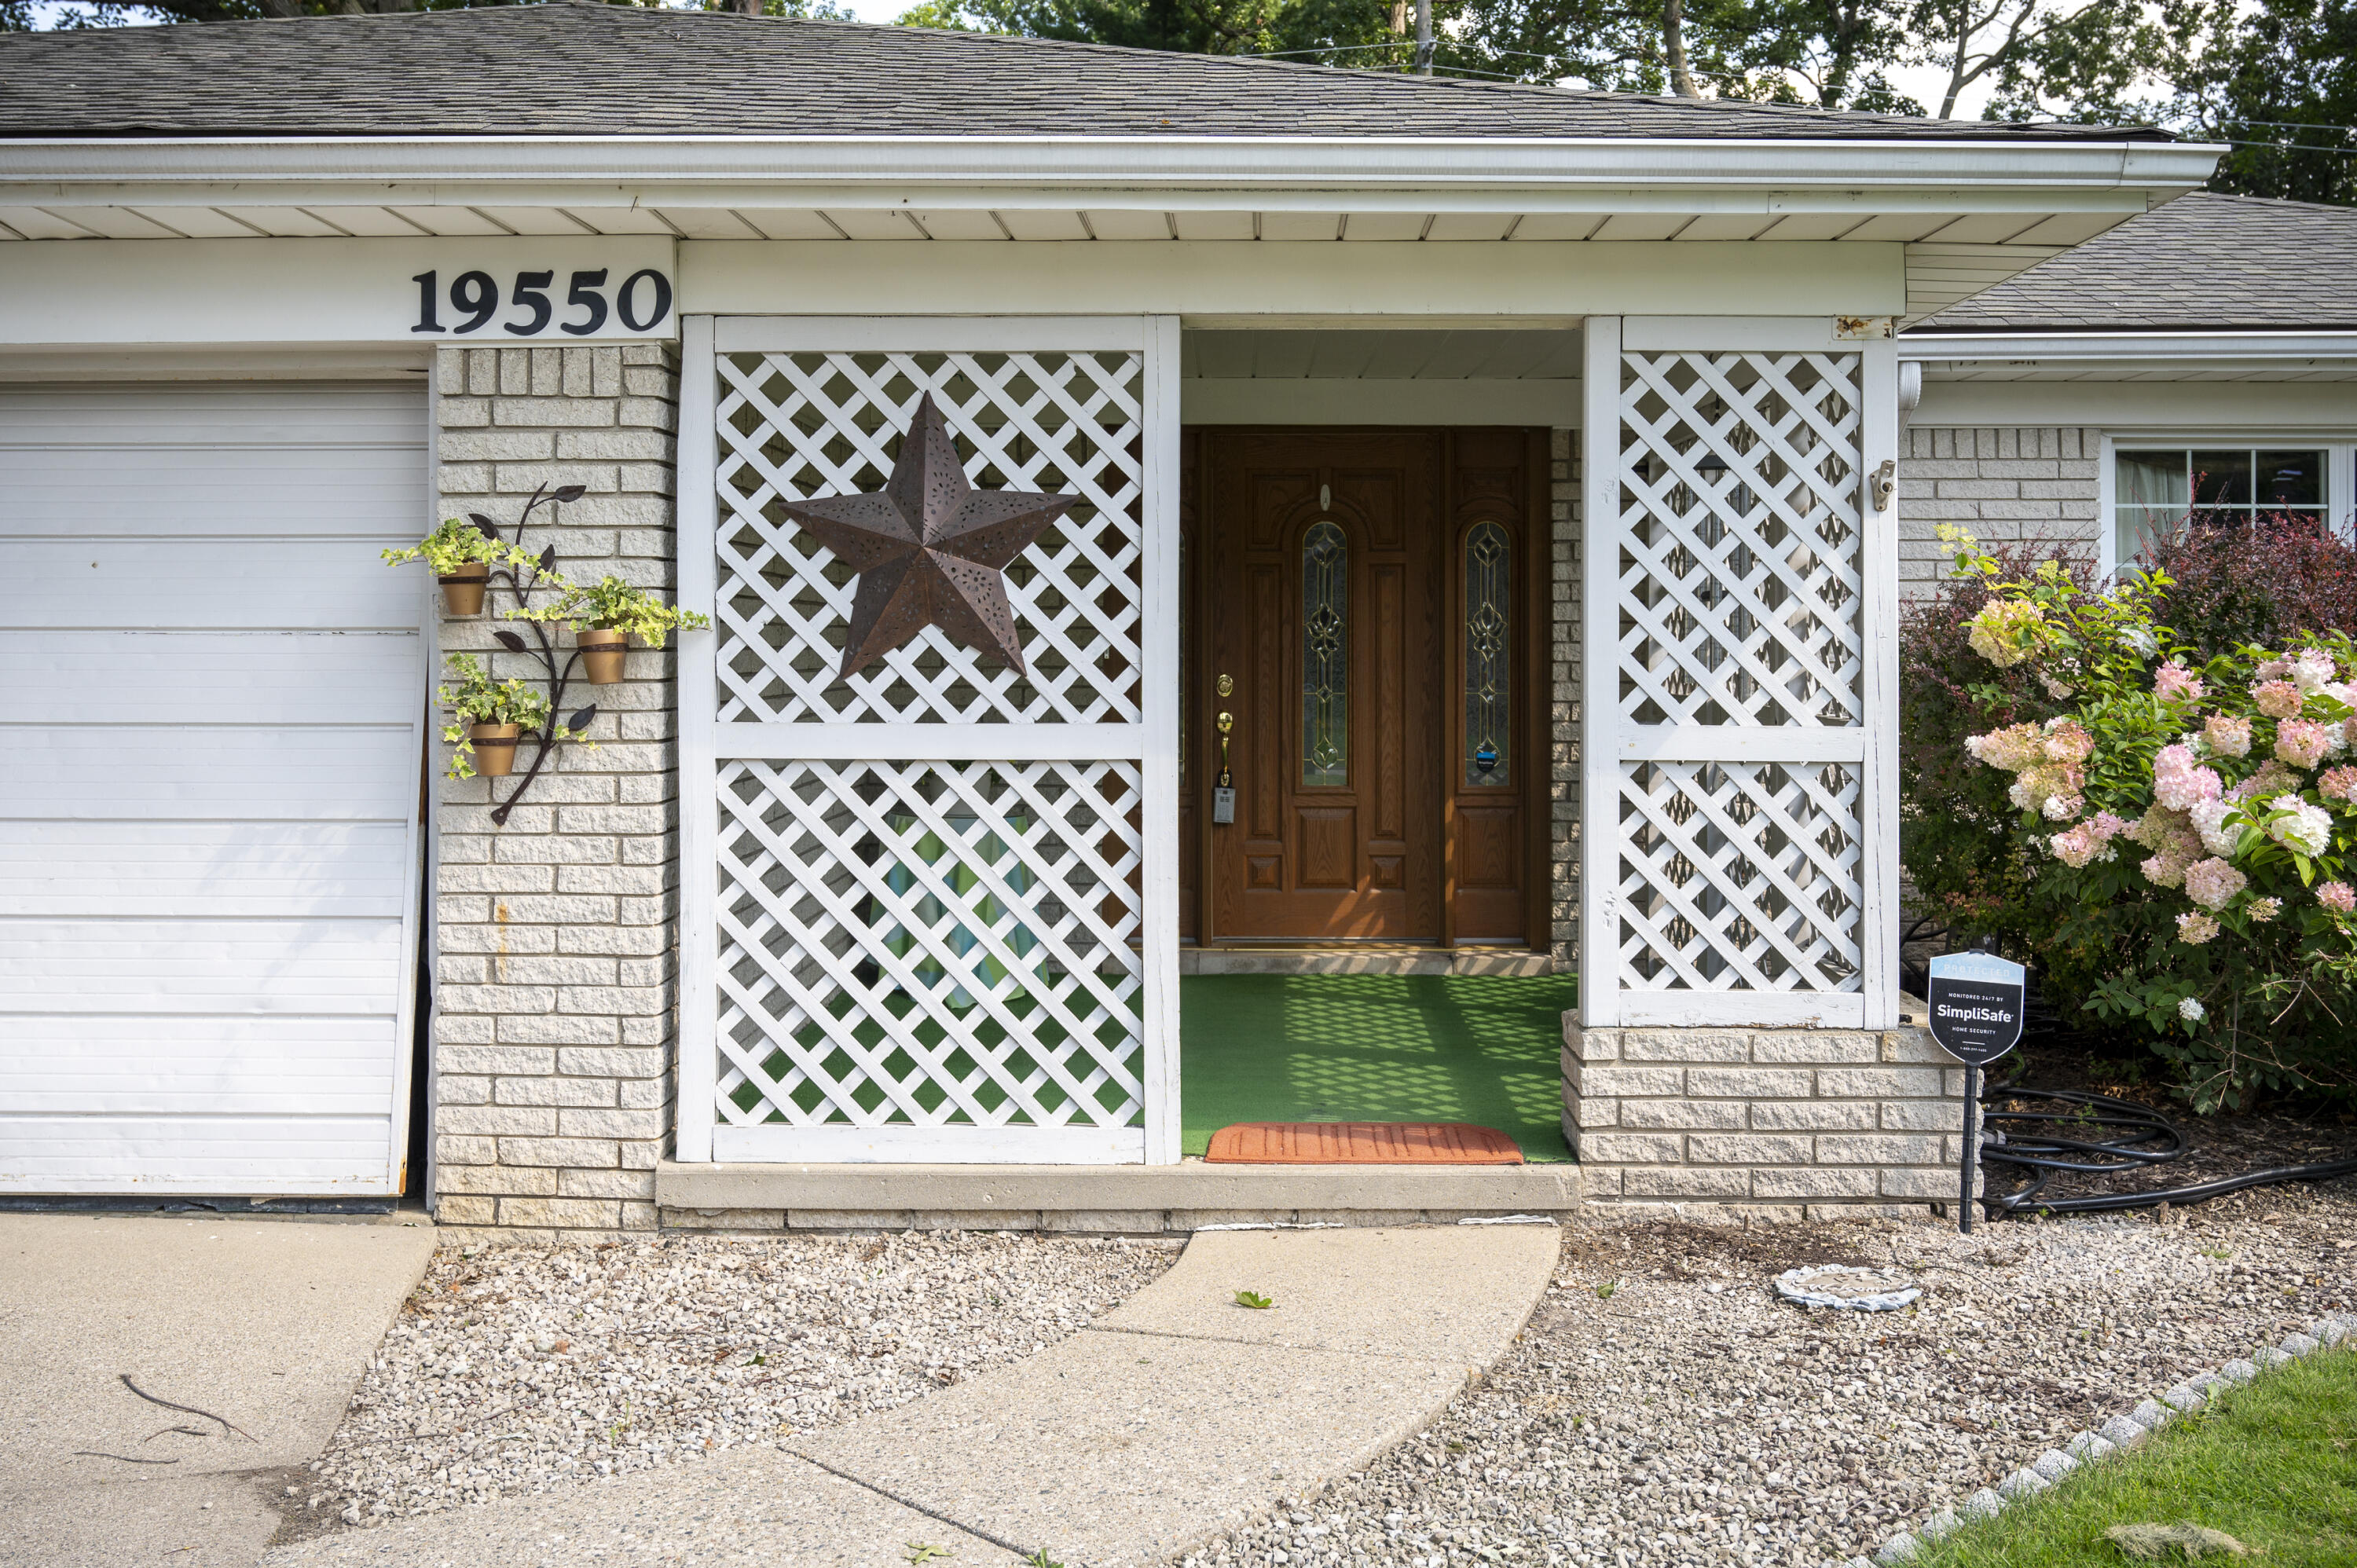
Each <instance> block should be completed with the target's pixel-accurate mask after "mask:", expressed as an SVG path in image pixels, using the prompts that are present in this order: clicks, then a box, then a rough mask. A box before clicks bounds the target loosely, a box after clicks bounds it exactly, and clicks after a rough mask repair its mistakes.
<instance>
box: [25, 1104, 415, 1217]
mask: <svg viewBox="0 0 2357 1568" xmlns="http://www.w3.org/2000/svg"><path fill="white" fill-rule="evenodd" d="M392 1133H393V1123H392V1118H391V1117H390V1116H386V1115H377V1116H340V1117H329V1116H304V1117H277V1116H132V1115H124V1114H121V1113H109V1114H105V1115H98V1116H60V1117H45V1116H26V1115H12V1114H6V1113H0V1191H8V1192H86V1191H93V1190H98V1191H109V1192H125V1193H151V1192H152V1193H191V1194H199V1193H201V1194H220V1195H242V1194H255V1195H261V1194H268V1193H290V1194H302V1195H306V1196H316V1197H332V1196H335V1195H337V1194H339V1193H343V1194H350V1195H352V1196H356V1197H357V1196H361V1195H363V1194H371V1193H384V1192H389V1191H392V1190H393V1181H394V1179H395V1173H394V1171H393V1169H392V1168H390V1164H391V1160H392V1155H391V1153H390V1145H391V1142H392ZM92 1169H100V1170H104V1171H105V1172H107V1173H108V1182H107V1185H105V1186H104V1187H92V1186H91V1181H90V1177H89V1175H88V1173H89V1172H90V1171H91V1170H92Z"/></svg>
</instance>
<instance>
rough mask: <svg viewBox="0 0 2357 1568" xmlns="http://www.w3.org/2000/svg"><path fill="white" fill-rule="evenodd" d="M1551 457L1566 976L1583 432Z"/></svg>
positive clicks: (1552, 936) (1558, 842) (1554, 854)
mask: <svg viewBox="0 0 2357 1568" xmlns="http://www.w3.org/2000/svg"><path fill="white" fill-rule="evenodd" d="M1548 456H1549V458H1550V463H1549V472H1548V484H1549V487H1550V489H1549V495H1550V499H1549V502H1548V524H1549V527H1550V529H1551V531H1552V532H1553V535H1554V538H1553V542H1552V543H1551V544H1550V545H1549V547H1548V551H1549V557H1550V561H1551V564H1552V568H1553V582H1552V584H1551V592H1552V603H1553V624H1552V627H1551V628H1550V630H1551V635H1552V639H1553V646H1552V648H1551V650H1550V657H1549V660H1548V664H1549V668H1548V680H1549V682H1551V685H1552V690H1551V691H1550V692H1549V693H1548V699H1547V701H1548V709H1547V711H1548V714H1549V716H1550V719H1551V721H1552V724H1553V728H1554V732H1555V733H1554V734H1553V735H1552V736H1550V737H1549V742H1550V751H1551V756H1550V757H1549V776H1548V782H1547V811H1548V814H1549V818H1550V820H1549V822H1548V827H1547V841H1548V844H1549V846H1550V854H1549V856H1548V867H1547V922H1548V928H1549V929H1548V931H1547V945H1548V948H1549V950H1551V951H1552V952H1553V954H1554V957H1555V968H1556V969H1557V970H1558V971H1566V972H1567V971H1570V970H1574V969H1577V967H1578V964H1579V680H1580V668H1581V666H1580V649H1579V626H1580V622H1579V607H1580V593H1581V588H1580V554H1581V544H1580V538H1579V527H1580V521H1579V433H1578V432H1577V431H1576V430H1557V431H1555V432H1554V433H1553V435H1552V439H1551V442H1550V446H1549V450H1548Z"/></svg>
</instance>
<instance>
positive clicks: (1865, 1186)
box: [1563, 1015, 1964, 1206]
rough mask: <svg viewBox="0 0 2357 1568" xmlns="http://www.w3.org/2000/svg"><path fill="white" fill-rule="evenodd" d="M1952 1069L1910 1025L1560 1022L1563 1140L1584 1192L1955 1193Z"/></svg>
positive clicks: (1639, 1198)
mask: <svg viewBox="0 0 2357 1568" xmlns="http://www.w3.org/2000/svg"><path fill="white" fill-rule="evenodd" d="M1563 1108H1564V1109H1563V1130H1564V1136H1565V1138H1566V1139H1567V1140H1568V1141H1569V1142H1570V1144H1571V1145H1572V1148H1573V1150H1574V1151H1575V1152H1576V1153H1577V1155H1579V1164H1580V1177H1581V1181H1582V1184H1583V1193H1584V1196H1585V1197H1587V1198H1588V1199H1589V1200H1591V1201H1601V1202H1608V1203H1609V1202H1614V1201H1620V1202H1657V1203H1658V1202H1716V1203H1736V1204H1769V1205H1784V1206H1790V1205H1794V1204H1799V1205H1804V1206H1805V1205H1812V1204H1890V1203H1924V1202H1949V1201H1953V1199H1954V1197H1955V1196H1956V1174H1955V1173H1956V1164H1957V1161H1958V1160H1959V1159H1960V1158H1961V1157H1962V1155H1963V1153H1964V1151H1963V1147H1962V1144H1961V1137H1962V1130H1963V1127H1964V1069H1963V1068H1961V1067H1957V1066H1954V1065H1953V1063H1952V1062H1951V1061H1950V1058H1949V1057H1948V1055H1947V1053H1946V1052H1944V1051H1943V1050H1941V1049H1940V1047H1938V1046H1936V1045H1934V1044H1933V1043H1932V1036H1931V1031H1929V1030H1928V1029H1924V1028H1921V1027H1920V1026H1910V1027H1906V1028H1899V1029H1881V1030H1875V1029H1746V1028H1725V1029H1701V1028H1687V1029H1633V1028H1631V1029H1582V1028H1581V1027H1580V1026H1579V1024H1578V1022H1577V1018H1576V1017H1575V1016H1572V1015H1566V1018H1565V1020H1564V1048H1563Z"/></svg>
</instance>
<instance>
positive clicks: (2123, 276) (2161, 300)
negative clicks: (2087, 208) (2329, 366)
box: [1912, 191, 2357, 334]
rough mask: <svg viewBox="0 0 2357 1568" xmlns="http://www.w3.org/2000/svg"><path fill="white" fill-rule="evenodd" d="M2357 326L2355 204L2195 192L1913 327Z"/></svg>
mask: <svg viewBox="0 0 2357 1568" xmlns="http://www.w3.org/2000/svg"><path fill="white" fill-rule="evenodd" d="M2233 327H2244V328H2299V327H2357V209H2352V208H2347V207H2319V206H2313V205H2310V204H2309V203H2308V202H2304V201H2275V200H2270V199H2266V198H2262V197H2255V196H2213V195H2211V194H2209V193H2208V192H2204V191H2196V192H2193V193H2192V194H2190V195H2188V196H2180V197H2179V198H2178V199H2176V200H2174V201H2172V202H2169V204H2168V205H2167V206H2164V207H2160V208H2157V209H2154V210H2152V211H2150V212H2147V213H2143V214H2140V215H2139V216H2137V217H2135V218H2131V219H2129V220H2127V221H2126V222H2125V223H2123V224H2121V225H2120V226H2119V227H2118V228H2116V229H2114V230H2111V231H2108V232H2106V233H2104V234H2100V235H2097V236H2096V237H2095V238H2094V239H2093V240H2090V241H2088V242H2086V243H2085V244H2083V245H2080V246H2078V247H2077V248H2075V249H2073V250H2069V251H2065V252H2062V253H2061V255H2059V256H2055V257H2053V258H2052V259H2050V260H2048V261H2043V262H2040V263H2038V264H2037V265H2036V266H2034V267H2031V268H2029V270H2028V271H2026V272H2023V273H2020V274H2018V275H2016V276H2014V277H2013V278H2010V279H2008V280H2007V281H2006V282H2004V283H2001V284H1998V285H1996V287H1994V288H1991V289H1988V290H1986V291H1985V292H1983V293H1980V294H1976V295H1973V296H1972V297H1971V298H1970V299H1966V300H1960V301H1958V302H1957V303H1956V304H1954V305H1952V306H1949V307H1948V308H1947V309H1945V310H1943V311H1941V312H1940V313H1939V314H1938V315H1937V316H1934V317H1931V318H1930V319H1928V320H1926V321H1924V322H1922V323H1921V324H1919V325H1918V326H1917V327H1915V328H1912V331H1913V332H1915V333H1919V334H1928V333H1934V332H1943V331H1944V332H2021V331H2034V330H2040V329H2064V330H2079V331H2083V330H2087V329H2090V328H2093V329H2095V330H2125V329H2129V328H2153V329H2158V330H2169V329H2179V330H2183V329H2193V330H2211V329H2216V328H2233Z"/></svg>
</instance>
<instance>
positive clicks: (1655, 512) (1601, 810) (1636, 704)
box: [1582, 323, 1893, 1023]
mask: <svg viewBox="0 0 2357 1568" xmlns="http://www.w3.org/2000/svg"><path fill="white" fill-rule="evenodd" d="M1747 325H1749V326H1751V327H1752V328H1755V329H1754V330H1752V331H1749V332H1730V336H1733V337H1736V338H1738V340H1741V339H1749V340H1750V341H1751V342H1752V343H1753V344H1754V345H1756V343H1757V340H1758V338H1760V337H1761V336H1762V335H1763V334H1761V333H1760V331H1758V330H1757V329H1756V328H1757V327H1758V324H1747ZM1594 330H1595V329H1594V327H1593V326H1591V333H1592V334H1593V332H1594ZM1786 330H1788V331H1789V330H1790V329H1789V328H1787V329H1786ZM1767 335H1768V336H1773V333H1772V332H1770V333H1769V334H1767ZM1793 336H1794V338H1796V343H1795V346H1793V347H1792V348H1789V349H1788V348H1784V347H1781V346H1770V347H1766V348H1762V347H1758V346H1747V347H1743V348H1735V349H1726V350H1719V349H1712V348H1709V347H1696V346H1695V341H1694V339H1695V337H1696V334H1695V332H1693V331H1685V332H1677V331H1670V332H1663V333H1654V334H1652V335H1650V336H1649V335H1648V334H1647V333H1646V332H1645V331H1644V330H1643V329H1642V328H1640V327H1638V326H1636V325H1635V324H1633V323H1632V324H1631V328H1630V332H1629V336H1628V338H1627V340H1626V341H1624V342H1621V343H1618V344H1611V345H1609V353H1608V354H1605V355H1598V356H1597V357H1594V358H1591V361H1590V374H1591V375H1597V374H1598V373H1599V372H1600V373H1601V375H1602V376H1603V377H1604V378H1606V387H1607V389H1609V394H1610V400H1609V403H1606V402H1604V401H1603V400H1599V399H1596V398H1594V397H1593V395H1592V396H1591V404H1590V406H1591V409H1593V410H1595V411H1596V412H1597V413H1603V414H1607V415H1608V417H1609V424H1608V425H1607V426H1606V428H1607V429H1608V430H1609V431H1610V432H1611V435H1610V436H1609V437H1608V439H1609V441H1610V445H1609V446H1607V447H1606V449H1605V450H1603V451H1601V452H1597V453H1596V456H1598V457H1599V458H1601V459H1602V462H1601V464H1600V465H1599V472H1598V474H1597V475H1596V478H1597V480H1598V486H1597V489H1594V490H1592V491H1591V495H1592V496H1593V498H1594V499H1593V501H1592V503H1591V504H1592V505H1595V506H1596V507H1597V510H1596V512H1594V513H1592V514H1591V515H1592V516H1595V517H1596V518H1597V521H1598V522H1599V523H1601V525H1602V537H1601V538H1599V539H1598V547H1597V548H1592V549H1591V551H1590V553H1589V556H1588V559H1589V563H1590V564H1589V570H1590V572H1591V573H1595V572H1608V573H1609V577H1608V579H1607V581H1608V583H1609V589H1610V591H1611V600H1610V603H1609V607H1600V606H1599V608H1602V609H1603V613H1602V614H1592V615H1591V617H1590V631H1589V636H1590V638H1591V650H1590V660H1591V665H1590V669H1591V678H1590V682H1589V685H1588V691H1587V726H1588V745H1589V746H1590V748H1591V753H1592V754H1595V753H1598V752H1600V755H1592V756H1591V766H1590V770H1589V775H1588V777H1589V780H1590V788H1591V789H1594V790H1598V791H1599V792H1600V794H1601V796H1602V799H1600V800H1595V801H1594V804H1593V807H1592V809H1591V814H1590V817H1589V822H1590V827H1591V833H1592V834H1593V835H1594V836H1592V837H1591V838H1590V840H1589V848H1588V855H1587V864H1588V875H1589V876H1590V877H1591V878H1595V877H1598V876H1599V875H1601V876H1604V877H1609V883H1607V884H1606V888H1607V890H1609V896H1608V897H1605V898H1603V899H1602V900H1600V901H1598V903H1596V904H1594V905H1592V906H1591V908H1590V918H1591V920H1592V921H1593V922H1594V923H1593V924H1591V926H1590V928H1589V929H1587V930H1586V931H1585V932H1584V933H1583V938H1582V949H1583V966H1582V972H1583V978H1584V980H1586V981H1587V985H1594V984H1596V983H1598V981H1599V980H1609V983H1610V986H1611V990H1612V992H1613V993H1614V995H1613V997H1612V998H1611V999H1610V1001H1609V1002H1608V1003H1606V1004H1604V1005H1603V1006H1602V1007H1599V1008H1598V1009H1594V1010H1592V1012H1593V1011H1605V1010H1609V1011H1610V1012H1612V1013H1613V1014H1615V1015H1616V1019H1617V1021H1620V1022H1648V1021H1663V1022H1669V1021H1691V1022H1708V1021H1714V1020H1724V1021H1730V1022H1738V1021H1749V1022H1760V1023H1776V1022H1788V1021H1801V1020H1803V1019H1804V1018H1821V1019H1823V1020H1824V1021H1826V1022H1833V1021H1836V1020H1837V1019H1839V1018H1841V1017H1845V1016H1846V1015H1847V1013H1850V1012H1857V1013H1859V1015H1860V1016H1859V1021H1861V1022H1862V1021H1864V1014H1863V1011H1862V1010H1861V1008H1860V1005H1859V1002H1858V998H1857V993H1862V992H1863V991H1865V990H1867V986H1868V980H1869V974H1868V970H1869V962H1870V960H1869V950H1872V951H1873V952H1876V953H1878V952H1879V950H1880V947H1879V943H1878V942H1877V941H1875V940H1871V938H1872V935H1873V933H1872V932H1871V931H1870V929H1869V925H1868V918H1869V904H1870V903H1871V904H1873V905H1874V906H1876V907H1877V908H1878V907H1879V906H1880V904H1881V902H1882V901H1881V900H1880V899H1879V898H1875V899H1871V900H1870V899H1869V897H1868V892H1869V884H1870V883H1875V882H1876V879H1877V878H1879V877H1880V876H1881V875H1883V874H1884V872H1885V870H1886V869H1887V868H1886V867H1884V866H1883V865H1881V858H1882V857H1881V856H1880V855H1879V854H1878V834H1879V833H1880V832H1881V831H1882V827H1883V823H1882V822H1881V821H1880V820H1879V818H1878V815H1877V813H1878V811H1880V805H1879V800H1880V797H1881V793H1882V791H1883V789H1884V786H1885V785H1886V784H1887V782H1888V779H1889V774H1888V770H1887V763H1885V762H1883V761H1882V760H1880V753H1879V751H1878V749H1877V748H1876V746H1874V745H1873V744H1872V742H1871V737H1870V733H1869V732H1870V731H1871V730H1872V728H1873V725H1872V721H1873V720H1874V719H1875V718H1876V717H1877V716H1878V713H1879V712H1880V709H1881V707H1882V705H1883V703H1884V700H1885V698H1886V697H1887V694H1888V692H1889V683H1888V682H1887V681H1885V680H1884V679H1883V678H1882V676H1881V673H1880V672H1878V671H1870V670H1869V668H1868V659H1869V651H1870V650H1871V651H1872V652H1873V653H1874V654H1875V655H1877V656H1880V655H1882V654H1885V653H1887V651H1888V646H1889V644H1888V639H1889V633H1890V630H1891V628H1889V627H1888V626H1887V625H1878V624H1870V623H1869V617H1870V616H1871V615H1875V614H1883V613H1885V612H1884V611H1882V610H1880V609H1878V608H1876V607H1879V606H1883V605H1885V604H1886V603H1887V599H1886V597H1885V596H1882V595H1879V594H1878V593H1873V592H1869V587H1870V585H1871V582H1870V580H1871V579H1874V578H1875V577H1876V576H1877V575H1878V574H1880V573H1883V572H1885V571H1886V569H1887V568H1888V566H1889V562H1890V560H1891V559H1892V558H1893V557H1892V553H1891V543H1890V541H1889V536H1888V535H1889V523H1888V521H1886V523H1885V532H1884V535H1883V536H1882V537H1880V538H1879V539H1870V519H1869V513H1868V510H1867V499H1866V495H1865V481H1866V478H1867V471H1868V467H1869V465H1868V463H1867V455H1868V438H1869V432H1878V430H1879V428H1881V426H1878V424H1877V416H1878V413H1879V411H1877V410H1874V409H1872V408H1870V407H1869V400H1868V392H1867V386H1868V381H1869V369H1868V364H1869V350H1867V349H1863V348H1858V347H1854V346H1851V345H1847V344H1836V343H1835V342H1833V341H1831V340H1829V338H1826V337H1825V336H1824V333H1823V329H1822V328H1820V329H1819V338H1818V340H1817V341H1815V342H1813V343H1809V342H1807V339H1808V338H1809V334H1808V333H1806V332H1800V333H1795V334H1793ZM1804 344H1805V346H1803V345H1804ZM1883 351H1884V352H1886V353H1887V350H1883ZM1599 360H1600V362H1599ZM1882 424H1883V425H1888V424H1889V421H1888V417H1887V415H1885V416H1882ZM1590 428H1591V430H1593V429H1595V428H1596V423H1595V422H1593V421H1592V422H1591V425H1590ZM1594 449H1595V448H1594V446H1593V445H1592V446H1591V451H1594ZM1599 492H1600V493H1599ZM1600 635H1609V637H1610V639H1611V641H1610V643H1609V646H1606V647H1603V648H1596V647H1594V646H1593V643H1594V640H1595V639H1598V637H1599V636H1600ZM1878 638H1879V639H1881V641H1880V642H1879V643H1878V642H1877V640H1876V639H1878ZM1877 918H1878V917H1877ZM1599 927H1600V928H1601V929H1598V928H1599ZM1586 990H1587V986H1586V985H1584V986H1583V991H1584V992H1585V991H1586ZM1663 993H1678V994H1675V995H1670V994H1663ZM1696 993H1707V994H1708V996H1709V997H1711V998H1713V1000H1708V1001H1706V1000H1703V999H1702V998H1701V997H1700V996H1698V995H1697V994H1696ZM1730 993H1732V994H1730ZM1747 994H1748V995H1749V997H1750V1000H1749V1001H1747V1000H1744V997H1745V996H1746V995H1747ZM1771 997H1772V998H1774V999H1771ZM1841 997H1846V998H1848V1000H1847V1001H1846V1003H1836V1002H1835V1001H1834V1000H1833V999H1835V998H1841ZM1591 1021H1602V1020H1598V1019H1595V1018H1594V1017H1593V1016H1591Z"/></svg>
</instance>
